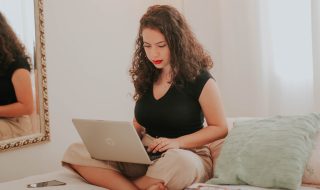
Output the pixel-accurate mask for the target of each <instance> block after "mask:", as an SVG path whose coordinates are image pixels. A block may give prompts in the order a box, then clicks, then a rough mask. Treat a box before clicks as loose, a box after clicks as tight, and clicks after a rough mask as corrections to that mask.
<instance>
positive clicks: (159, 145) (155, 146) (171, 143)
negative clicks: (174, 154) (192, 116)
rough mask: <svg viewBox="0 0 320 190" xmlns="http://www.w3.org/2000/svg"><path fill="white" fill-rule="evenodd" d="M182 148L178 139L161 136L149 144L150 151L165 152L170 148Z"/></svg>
mask: <svg viewBox="0 0 320 190" xmlns="http://www.w3.org/2000/svg"><path fill="white" fill-rule="evenodd" d="M173 148H180V143H179V141H178V139H169V138H164V137H160V138H157V139H154V140H153V142H152V143H151V144H150V145H149V146H148V151H149V152H151V151H152V152H153V153H155V152H164V151H166V150H168V149H173Z"/></svg>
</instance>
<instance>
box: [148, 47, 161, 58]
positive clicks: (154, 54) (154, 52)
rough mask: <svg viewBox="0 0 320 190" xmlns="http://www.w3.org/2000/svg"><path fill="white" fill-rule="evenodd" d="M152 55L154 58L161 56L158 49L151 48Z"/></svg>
mask: <svg viewBox="0 0 320 190" xmlns="http://www.w3.org/2000/svg"><path fill="white" fill-rule="evenodd" d="M150 53H151V56H152V57H157V56H158V55H159V51H158V49H157V48H151V51H150Z"/></svg>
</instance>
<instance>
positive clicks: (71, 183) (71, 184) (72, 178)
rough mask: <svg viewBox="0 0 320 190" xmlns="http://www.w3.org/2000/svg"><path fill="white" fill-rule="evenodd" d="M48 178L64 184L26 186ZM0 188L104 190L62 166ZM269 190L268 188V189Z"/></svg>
mask: <svg viewBox="0 0 320 190" xmlns="http://www.w3.org/2000/svg"><path fill="white" fill-rule="evenodd" d="M49 180H59V181H62V182H65V183H66V185H63V186H52V187H45V188H27V185H28V184H31V183H37V182H43V181H49ZM199 185H202V186H206V187H201V188H200V189H199V188H196V187H198V186H199ZM192 187H195V189H194V190H265V189H263V188H258V187H252V186H216V187H219V188H215V187H210V185H206V184H200V183H198V184H194V185H192V186H190V189H192ZM0 189H1V190H2V189H3V190H5V189H8V190H9V189H10V190H11V189H12V190H33V189H34V190H37V189H39V190H53V189H54V190H105V189H104V188H101V187H98V186H94V185H90V184H88V183H86V182H85V181H84V180H83V179H82V178H81V177H79V175H77V174H75V173H74V172H72V171H70V170H68V169H65V168H62V169H61V170H59V171H55V172H50V173H46V174H42V175H35V176H30V177H26V178H23V179H19V180H13V181H9V182H4V183H0ZM319 189H320V188H312V187H301V188H300V189H299V190H319ZM268 190H270V189H268Z"/></svg>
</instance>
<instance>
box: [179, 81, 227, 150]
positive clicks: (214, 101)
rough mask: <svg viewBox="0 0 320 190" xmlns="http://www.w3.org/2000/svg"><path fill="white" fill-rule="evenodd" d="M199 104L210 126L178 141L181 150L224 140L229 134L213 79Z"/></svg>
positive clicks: (204, 88) (207, 85) (208, 83)
mask: <svg viewBox="0 0 320 190" xmlns="http://www.w3.org/2000/svg"><path fill="white" fill-rule="evenodd" d="M199 102H200V105H201V108H202V111H203V114H204V117H205V119H206V122H207V125H208V126H207V127H204V128H202V129H201V130H199V131H197V132H195V133H192V134H189V135H185V136H182V137H179V138H178V139H177V140H178V142H179V147H180V148H194V147H198V146H202V145H205V144H208V143H210V142H213V141H215V140H218V139H221V138H224V137H225V136H227V134H228V128H227V122H226V118H225V115H224V111H223V107H222V103H221V98H220V93H219V90H218V87H217V84H216V82H215V81H214V80H213V79H209V80H208V82H207V83H206V84H205V86H204V87H203V90H202V92H201V94H200V97H199Z"/></svg>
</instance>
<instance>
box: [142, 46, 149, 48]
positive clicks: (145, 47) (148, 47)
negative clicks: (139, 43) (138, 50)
mask: <svg viewBox="0 0 320 190" xmlns="http://www.w3.org/2000/svg"><path fill="white" fill-rule="evenodd" d="M143 47H144V48H150V47H151V46H143Z"/></svg>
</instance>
